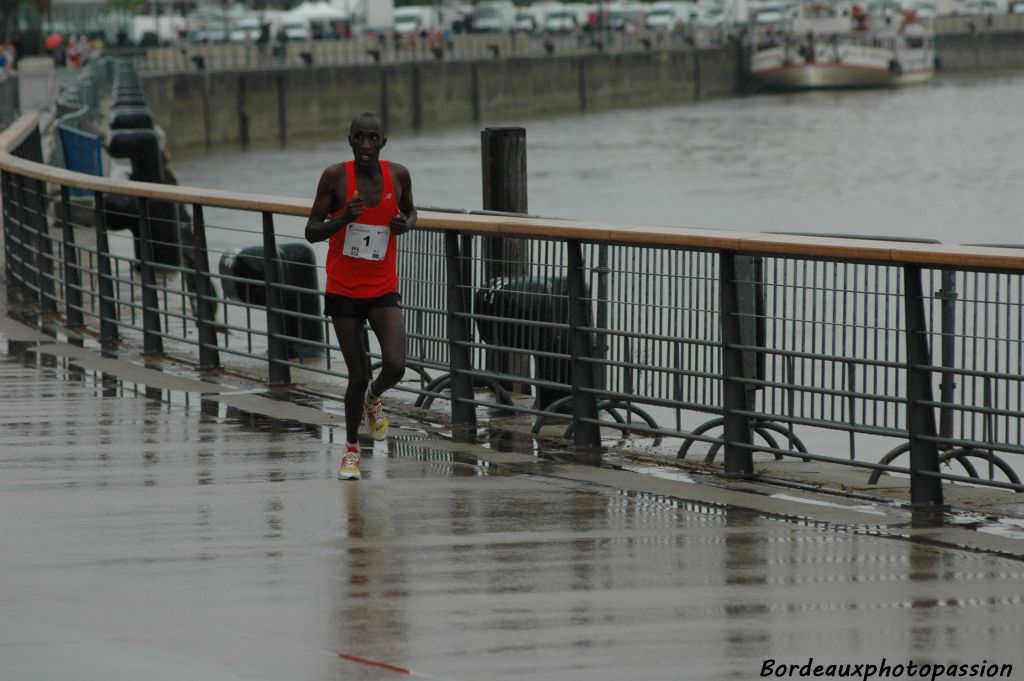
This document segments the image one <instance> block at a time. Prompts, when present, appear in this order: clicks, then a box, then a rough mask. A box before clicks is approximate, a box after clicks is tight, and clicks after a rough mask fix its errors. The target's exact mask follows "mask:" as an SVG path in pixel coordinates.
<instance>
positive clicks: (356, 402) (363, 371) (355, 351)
mask: <svg viewBox="0 0 1024 681" xmlns="http://www.w3.org/2000/svg"><path fill="white" fill-rule="evenodd" d="M334 333H335V334H336V335H337V336H338V345H339V346H341V356H342V357H344V358H345V366H346V367H347V369H348V387H346V388H345V434H346V436H347V438H348V441H349V442H356V435H357V434H358V433H359V424H360V423H362V421H363V394H364V393H365V392H366V386H367V385H369V383H370V355H369V353H368V352H367V350H366V346H365V345H364V344H363V320H362V319H343V318H341V317H334Z"/></svg>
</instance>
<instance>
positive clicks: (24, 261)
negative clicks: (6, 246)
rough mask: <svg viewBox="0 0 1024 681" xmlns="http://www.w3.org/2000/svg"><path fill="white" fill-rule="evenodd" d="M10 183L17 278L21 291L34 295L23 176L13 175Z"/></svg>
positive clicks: (36, 290)
mask: <svg viewBox="0 0 1024 681" xmlns="http://www.w3.org/2000/svg"><path fill="white" fill-rule="evenodd" d="M12 184H13V185H14V188H15V189H16V191H17V198H15V199H14V210H15V213H16V214H17V222H18V229H17V233H18V236H17V242H16V243H17V246H16V247H15V253H16V259H17V263H18V267H17V280H18V285H19V286H20V287H21V290H22V292H23V293H24V294H25V295H27V296H32V297H34V295H35V293H36V292H38V290H39V289H38V287H37V288H36V289H35V291H33V287H32V286H31V284H30V282H29V275H30V274H31V272H30V268H29V263H30V262H31V258H30V257H29V250H28V224H27V222H28V218H27V217H26V215H25V213H26V208H25V178H24V177H23V176H21V175H15V176H14V181H13V182H12ZM37 283H38V282H37Z"/></svg>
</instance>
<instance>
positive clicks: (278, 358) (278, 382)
mask: <svg viewBox="0 0 1024 681" xmlns="http://www.w3.org/2000/svg"><path fill="white" fill-rule="evenodd" d="M280 268H281V258H280V256H279V255H278V253H277V239H276V238H275V236H274V214H273V213H271V212H269V211H263V285H264V286H265V287H266V305H267V360H268V361H269V363H270V366H269V370H270V385H271V386H282V385H290V384H291V382H292V372H291V368H290V367H289V366H288V364H287V362H288V341H286V340H285V339H284V333H285V323H284V316H283V314H282V311H283V308H282V306H281V289H279V288H278V286H279V285H280V283H281V280H282V279H283V277H282V276H281V274H280Z"/></svg>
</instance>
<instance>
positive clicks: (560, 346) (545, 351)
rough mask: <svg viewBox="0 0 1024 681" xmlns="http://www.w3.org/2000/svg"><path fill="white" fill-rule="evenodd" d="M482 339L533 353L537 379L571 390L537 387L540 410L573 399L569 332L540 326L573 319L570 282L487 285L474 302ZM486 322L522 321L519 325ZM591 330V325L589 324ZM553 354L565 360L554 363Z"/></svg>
mask: <svg viewBox="0 0 1024 681" xmlns="http://www.w3.org/2000/svg"><path fill="white" fill-rule="evenodd" d="M473 309H474V311H475V313H476V314H477V315H479V318H477V321H476V324H477V329H479V331H480V338H481V339H482V340H483V341H484V342H485V343H488V344H491V345H495V346H498V347H506V348H516V349H520V350H530V351H533V352H535V353H537V354H535V355H534V358H533V361H534V365H535V367H536V377H537V378H543V379H544V380H545V381H550V382H553V383H560V384H563V385H565V386H566V388H564V389H563V388H551V387H546V386H538V387H537V402H536V405H535V406H536V407H537V408H538V409H546V408H548V407H549V406H550V405H551V404H552V403H554V402H555V401H557V400H559V399H561V398H563V397H567V396H569V395H571V394H572V390H571V388H570V387H569V386H571V385H572V361H571V359H570V358H569V356H568V355H569V350H570V341H571V339H570V335H569V330H568V329H553V328H551V327H549V326H541V325H540V324H536V323H534V324H523V323H521V322H522V321H525V322H541V323H543V324H550V323H556V324H564V323H565V322H566V320H568V318H569V281H568V279H566V278H565V277H529V276H525V277H499V278H497V279H493V280H490V281H487V282H485V283H484V285H483V286H481V287H480V289H479V290H478V291H477V292H476V294H475V295H474V297H473ZM483 317H499V318H501V319H513V320H520V322H517V323H510V322H505V321H494V320H491V319H483ZM586 324H587V325H589V321H587V322H586ZM552 354H557V355H562V356H560V357H552V356H551V355H552Z"/></svg>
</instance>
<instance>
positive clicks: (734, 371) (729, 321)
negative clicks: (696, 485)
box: [718, 251, 754, 478]
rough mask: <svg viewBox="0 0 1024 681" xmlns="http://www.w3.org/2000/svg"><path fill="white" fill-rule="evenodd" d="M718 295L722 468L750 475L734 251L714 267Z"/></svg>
mask: <svg viewBox="0 0 1024 681" xmlns="http://www.w3.org/2000/svg"><path fill="white" fill-rule="evenodd" d="M718 277H719V296H720V298H721V302H720V308H721V325H722V330H721V335H722V408H723V412H724V413H723V417H724V419H723V420H724V426H723V428H722V431H723V432H722V440H723V449H724V451H725V471H724V474H725V475H726V476H729V477H737V478H740V477H743V478H745V477H751V476H753V474H754V453H753V451H752V450H751V449H750V447H749V445H750V444H751V443H752V441H753V437H752V435H751V424H750V418H749V417H748V416H747V415H746V414H744V413H743V412H744V411H746V409H747V408H748V405H747V389H746V386H745V385H744V384H743V382H742V381H741V380H740V379H741V378H742V377H743V351H742V350H740V349H739V348H738V347H737V346H739V345H740V344H741V343H742V341H743V336H742V331H741V328H742V324H741V320H740V304H739V286H738V285H737V281H736V254H735V253H733V252H732V251H722V252H721V253H720V255H719V266H718Z"/></svg>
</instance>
